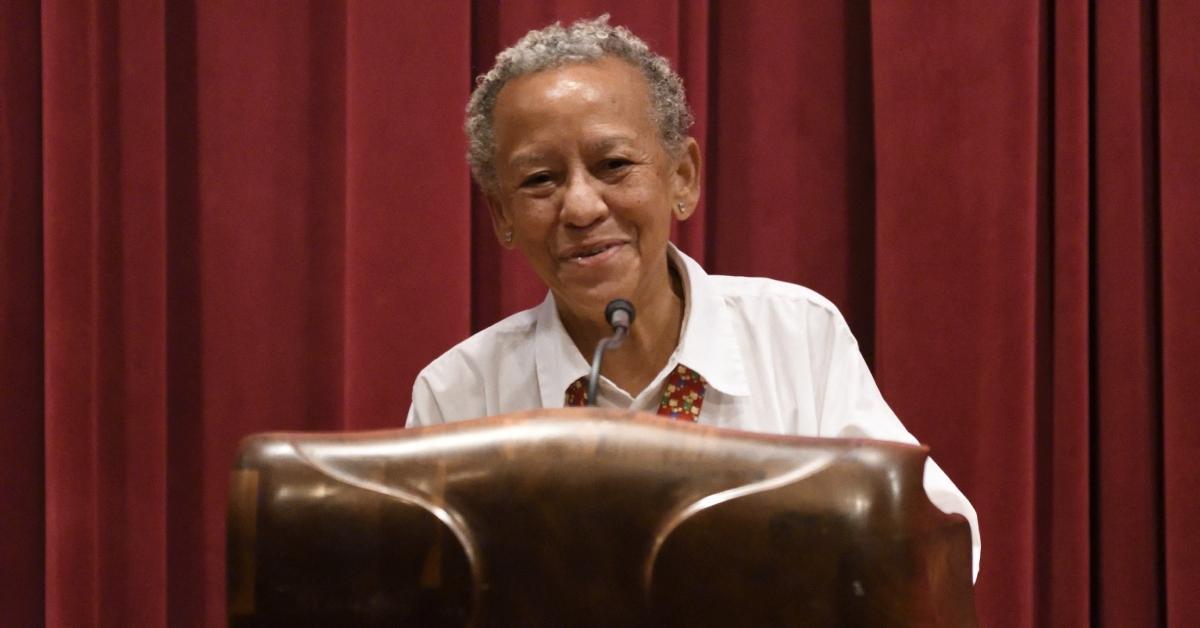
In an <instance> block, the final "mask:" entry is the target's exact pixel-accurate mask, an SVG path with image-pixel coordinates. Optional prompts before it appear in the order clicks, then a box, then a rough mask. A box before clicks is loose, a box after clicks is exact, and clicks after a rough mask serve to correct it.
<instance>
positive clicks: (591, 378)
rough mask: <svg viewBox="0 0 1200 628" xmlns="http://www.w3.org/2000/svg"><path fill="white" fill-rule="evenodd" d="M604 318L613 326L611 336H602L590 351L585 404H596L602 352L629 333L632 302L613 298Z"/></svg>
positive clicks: (615, 344)
mask: <svg viewBox="0 0 1200 628" xmlns="http://www.w3.org/2000/svg"><path fill="white" fill-rule="evenodd" d="M604 319H605V320H607V321H608V324H609V326H610V327H612V328H613V333H612V335H611V336H608V337H606V338H602V339H601V340H600V343H599V344H597V345H596V351H595V352H593V353H592V371H591V373H588V383H587V404H588V405H589V406H595V405H596V386H597V385H598V384H599V383H600V363H601V362H602V361H603V360H604V352H605V351H608V350H609V349H616V348H617V347H619V346H621V343H622V342H624V340H625V337H626V336H628V335H629V326H630V325H632V324H633V304H632V303H630V302H629V301H626V300H625V299H613V300H612V301H609V302H608V307H605V308H604Z"/></svg>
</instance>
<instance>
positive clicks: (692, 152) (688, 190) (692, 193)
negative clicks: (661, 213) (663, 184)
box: [671, 137, 700, 220]
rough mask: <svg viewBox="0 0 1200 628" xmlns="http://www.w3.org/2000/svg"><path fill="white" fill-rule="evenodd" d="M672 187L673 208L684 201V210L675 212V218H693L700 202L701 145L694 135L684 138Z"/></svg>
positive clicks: (676, 163) (677, 158)
mask: <svg viewBox="0 0 1200 628" xmlns="http://www.w3.org/2000/svg"><path fill="white" fill-rule="evenodd" d="M672 187H673V190H672V192H673V194H674V202H673V203H672V204H671V206H672V209H674V208H676V207H678V203H683V211H674V212H673V213H674V215H675V218H677V219H678V220H687V219H688V218H691V217H692V214H693V213H695V211H696V204H697V203H699V202H700V145H699V144H698V143H696V139H695V138H693V137H689V138H687V139H686V140H684V143H683V147H682V148H681V149H680V151H679V156H678V157H676V162H675V172H674V173H673V175H672Z"/></svg>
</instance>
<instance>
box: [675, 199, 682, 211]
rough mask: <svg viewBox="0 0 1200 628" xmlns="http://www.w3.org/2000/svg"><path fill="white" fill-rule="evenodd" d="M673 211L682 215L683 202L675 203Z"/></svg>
mask: <svg viewBox="0 0 1200 628" xmlns="http://www.w3.org/2000/svg"><path fill="white" fill-rule="evenodd" d="M675 211H677V212H679V213H681V214H682V213H683V201H679V202H678V203H675Z"/></svg>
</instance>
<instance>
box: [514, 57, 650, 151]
mask: <svg viewBox="0 0 1200 628" xmlns="http://www.w3.org/2000/svg"><path fill="white" fill-rule="evenodd" d="M492 116H493V125H494V128H495V129H496V136H497V138H496V139H497V141H498V143H502V142H503V139H502V136H505V135H510V134H511V133H512V132H521V131H528V130H529V129H528V127H529V126H531V125H533V126H537V125H539V124H543V125H544V124H550V123H554V122H558V121H563V120H568V119H575V120H579V119H584V118H589V117H591V118H595V117H597V116H599V117H605V118H609V119H610V120H613V121H621V122H624V123H625V124H628V125H630V126H638V127H641V126H643V125H647V124H649V125H652V124H653V122H652V120H651V119H650V118H651V104H650V90H649V85H647V83H646V79H645V77H644V76H643V75H642V73H641V72H640V71H639V70H638V69H637V68H635V67H633V66H632V65H630V64H629V63H627V62H625V61H624V60H622V59H618V58H615V57H602V58H600V59H598V60H596V61H588V62H581V63H571V64H568V65H564V66H559V67H555V68H549V69H546V70H542V71H540V72H534V73H532V74H526V75H523V76H519V77H517V78H515V79H513V80H511V81H509V82H508V83H507V84H506V85H505V86H504V87H503V88H502V89H501V90H500V93H499V94H498V95H497V98H496V105H495V107H494V109H493V110H492Z"/></svg>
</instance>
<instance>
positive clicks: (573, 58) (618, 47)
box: [465, 14, 693, 190]
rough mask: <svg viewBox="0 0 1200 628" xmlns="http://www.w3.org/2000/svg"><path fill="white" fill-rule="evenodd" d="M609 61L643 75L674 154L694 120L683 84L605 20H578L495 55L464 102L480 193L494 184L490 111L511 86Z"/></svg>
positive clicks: (650, 53)
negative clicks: (541, 75) (566, 68)
mask: <svg viewBox="0 0 1200 628" xmlns="http://www.w3.org/2000/svg"><path fill="white" fill-rule="evenodd" d="M605 56H612V57H616V58H618V59H623V60H625V61H627V62H628V63H629V64H630V65H632V66H633V67H635V68H637V69H638V70H640V71H641V72H642V76H644V77H646V84H647V86H648V87H649V91H650V101H651V106H652V114H653V116H654V121H655V122H656V123H657V124H658V130H659V135H660V136H661V138H660V139H661V140H662V143H663V146H664V147H666V148H667V149H668V150H669V151H671V152H677V151H678V150H679V149H680V148H681V147H682V146H683V142H684V140H685V139H687V136H688V129H689V128H691V126H692V122H693V118H692V112H691V111H689V110H688V104H687V97H686V95H685V94H684V90H683V79H681V78H679V75H678V74H676V73H675V72H674V71H673V70H672V69H671V64H670V62H668V61H667V60H666V59H665V58H663V57H662V56H661V55H658V54H656V53H655V52H654V51H653V50H650V47H649V46H647V45H646V42H644V41H642V40H641V39H640V38H639V37H638V36H637V35H634V34H633V33H631V32H630V31H629V29H627V28H625V27H624V26H611V25H609V23H608V15H607V14H605V15H601V16H600V17H598V18H595V19H592V20H579V21H578V22H575V23H574V24H572V25H571V26H570V27H567V28H564V27H563V26H562V25H561V24H560V23H558V22H555V23H554V24H551V25H549V26H547V27H545V28H543V29H540V30H536V31H530V32H528V33H526V34H525V36H524V37H522V38H521V40H520V41H518V42H517V43H516V44H513V46H512V47H510V48H508V49H506V50H504V51H503V52H501V53H500V54H498V55H496V64H495V65H494V66H492V69H491V70H489V71H488V73H487V74H483V75H480V76H479V78H477V79H475V83H476V87H475V91H474V92H472V93H471V99H470V100H469V101H468V102H467V121H466V125H465V129H466V132H467V163H468V164H470V166H471V174H472V175H473V176H474V177H475V181H476V182H477V183H479V185H480V187H482V188H484V190H493V189H495V185H496V168H495V163H494V160H495V155H496V135H495V129H494V128H493V126H492V123H493V120H492V110H493V109H494V108H495V106H496V97H497V96H498V95H499V94H500V90H501V89H502V88H503V87H504V86H505V84H507V83H508V82H509V81H511V80H513V79H515V78H517V77H519V76H524V75H526V74H533V73H535V72H540V71H542V70H548V69H550V68H556V67H560V66H563V65H567V64H570V63H584V62H588V61H595V60H598V59H600V58H602V57H605Z"/></svg>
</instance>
